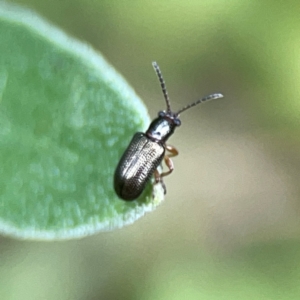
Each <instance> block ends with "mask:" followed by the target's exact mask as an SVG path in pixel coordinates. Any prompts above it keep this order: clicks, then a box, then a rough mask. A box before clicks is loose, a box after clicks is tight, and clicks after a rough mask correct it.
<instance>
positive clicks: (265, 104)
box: [0, 0, 300, 300]
mask: <svg viewBox="0 0 300 300" xmlns="http://www.w3.org/2000/svg"><path fill="white" fill-rule="evenodd" d="M8 2H12V3H19V4H22V5H25V6H26V7H29V8H32V9H34V10H35V11H37V12H38V13H40V14H41V15H42V16H44V17H45V18H46V19H48V20H49V21H51V22H52V23H53V24H55V25H57V26H59V27H60V28H62V29H63V30H65V31H66V32H68V33H69V34H70V35H72V36H74V37H77V38H78V39H80V40H82V41H86V42H87V43H88V44H91V45H92V46H93V47H94V48H95V49H97V50H99V51H100V52H101V53H102V54H103V55H104V56H105V57H106V58H107V60H108V61H109V62H110V63H111V64H112V65H113V66H114V67H115V68H116V69H117V70H118V71H119V72H120V73H121V74H123V76H124V77H125V78H126V79H127V81H128V82H129V83H130V84H131V86H132V87H133V88H134V89H135V90H136V92H137V93H138V94H139V95H140V97H141V98H142V99H143V100H144V102H145V103H146V105H147V107H148V108H149V113H150V115H151V116H152V117H154V116H156V113H157V111H158V110H161V109H163V108H164V101H163V97H162V93H161V90H160V86H159V84H158V81H157V78H156V76H155V73H154V71H153V69H152V66H151V62H152V61H154V60H156V61H157V62H158V63H159V65H160V67H161V70H162V72H163V75H164V78H165V80H166V83H167V88H168V91H169V95H170V97H171V101H172V106H173V108H174V109H175V110H177V109H179V108H181V107H182V106H184V105H186V104H188V103H190V102H192V101H194V100H196V99H198V98H199V97H202V96H204V95H207V94H209V93H213V92H222V93H223V94H224V95H225V98H224V99H222V100H216V101H212V102H210V103H208V104H205V105H203V106H198V107H197V108H194V109H192V110H190V111H187V112H185V113H184V114H182V117H181V121H182V127H181V128H180V129H178V130H177V132H176V134H175V135H174V136H173V137H172V138H171V140H170V143H171V144H173V145H174V146H176V147H177V148H178V149H179V151H180V155H179V156H178V157H176V158H174V163H175V168H176V169H175V172H174V173H173V174H172V176H169V177H168V178H166V180H165V182H166V184H167V188H168V194H167V197H166V201H165V202H164V204H163V205H161V206H160V207H159V208H158V209H157V210H156V211H155V212H153V213H151V214H148V215H147V216H146V217H144V218H142V219H140V220H138V221H137V222H136V223H135V224H133V225H131V226H129V227H126V228H123V229H121V230H117V231H114V232H109V233H102V234H98V235H96V236H93V237H88V238H85V239H82V240H77V241H67V242H56V243H44V242H28V241H16V240H11V239H9V238H4V237H2V238H1V239H0V299H1V300H2V299H3V300H19V299H22V300H27V299H30V300H32V299H47V300H48V299H56V300H57V299H62V300H64V299H75V300H76V299H78V300H79V299H80V300H85V299H86V300H94V299H146V300H148V299H192V300H193V299H208V300H210V299H300V239H299V237H300V230H299V228H300V226H299V225H300V222H299V218H300V202H299V199H300V187H299V173H300V159H299V150H300V140H299V136H300V117H299V112H300V96H299V95H300V93H299V83H298V82H300V63H299V61H300V60H299V56H300V51H299V49H300V47H299V46H300V38H299V37H300V18H299V13H300V6H299V2H298V1H276V2H275V1H268V0H262V1H259V0H256V1H255V0H251V1H250V0H239V1H237V0H227V1H222V0H210V1H208V0H203V1H196V0H194V1H179V0H177V1H159V2H158V1H150V0H146V1H121V0H119V1H109V0H105V1H100V0H98V1H97V0H86V1H83V0H72V1H71V0H65V1H61V0H51V1H50V0H43V1H40V0H31V1H30V0H24V1H8Z"/></svg>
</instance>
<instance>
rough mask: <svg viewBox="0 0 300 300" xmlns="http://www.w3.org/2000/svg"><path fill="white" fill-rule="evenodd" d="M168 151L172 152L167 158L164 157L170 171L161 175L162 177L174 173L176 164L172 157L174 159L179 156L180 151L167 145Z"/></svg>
mask: <svg viewBox="0 0 300 300" xmlns="http://www.w3.org/2000/svg"><path fill="white" fill-rule="evenodd" d="M166 150H167V151H169V152H170V154H169V155H166V154H165V157H164V160H165V164H166V166H167V167H168V168H169V171H167V172H163V173H161V174H160V177H164V176H167V175H169V174H171V173H172V172H173V170H174V164H173V161H172V160H171V158H170V157H174V156H176V155H178V150H177V149H176V148H175V147H173V146H170V145H167V146H166Z"/></svg>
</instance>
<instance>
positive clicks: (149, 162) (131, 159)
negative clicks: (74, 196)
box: [114, 62, 223, 201]
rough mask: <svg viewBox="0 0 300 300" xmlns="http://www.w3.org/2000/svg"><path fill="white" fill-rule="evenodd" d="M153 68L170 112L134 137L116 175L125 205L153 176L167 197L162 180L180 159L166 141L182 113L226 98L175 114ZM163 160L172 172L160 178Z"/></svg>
mask: <svg viewBox="0 0 300 300" xmlns="http://www.w3.org/2000/svg"><path fill="white" fill-rule="evenodd" d="M152 65H153V68H154V70H155V72H156V74H157V77H158V79H159V82H160V85H161V88H162V92H163V95H164V98H165V102H166V106H167V109H166V110H165V111H160V112H159V113H158V117H157V118H156V119H154V120H153V121H152V123H151V124H150V126H149V128H148V130H147V131H146V132H145V133H143V132H137V133H135V135H134V136H133V138H132V140H131V142H130V143H129V146H128V148H127V149H126V150H125V152H124V154H123V156H122V157H121V159H120V161H119V164H118V166H117V168H116V170H115V174H114V189H115V192H116V193H117V195H118V197H119V198H121V199H123V200H126V201H132V200H135V199H136V198H138V197H139V196H140V195H141V193H142V192H143V190H144V189H145V186H146V184H147V183H148V181H149V179H150V178H151V176H152V175H154V178H155V182H156V183H158V182H161V183H162V185H163V188H164V192H165V193H166V187H165V185H164V183H163V181H162V178H163V177H164V176H167V175H169V174H171V173H172V171H173V169H174V166H173V162H172V160H171V157H173V156H176V155H178V151H177V150H176V148H174V147H173V146H170V145H166V141H167V140H168V138H169V137H170V136H171V135H172V134H173V133H174V131H175V129H176V128H177V127H179V126H180V125H181V122H180V119H179V115H180V113H182V112H183V111H185V110H187V109H189V108H191V107H193V106H195V105H197V104H200V103H202V102H205V101H208V100H212V99H218V98H222V97H223V95H222V94H212V95H209V96H207V97H204V98H202V99H200V100H197V101H196V102H193V103H191V104H189V105H187V106H185V107H183V108H182V109H180V110H179V111H177V112H172V110H171V105H170V99H169V96H168V92H167V89H166V85H165V82H164V79H163V77H162V73H161V71H160V69H159V66H158V64H157V63H156V62H153V63H152ZM166 152H169V153H168V154H166ZM163 159H164V161H165V164H166V166H167V167H168V169H169V170H168V171H166V172H163V173H161V174H160V173H159V172H158V170H157V168H158V166H159V165H160V164H161V162H162V160H163Z"/></svg>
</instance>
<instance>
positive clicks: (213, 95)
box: [175, 94, 224, 116]
mask: <svg viewBox="0 0 300 300" xmlns="http://www.w3.org/2000/svg"><path fill="white" fill-rule="evenodd" d="M223 97H224V96H223V95H222V94H212V95H209V96H206V97H204V98H202V99H199V100H197V101H196V102H194V103H191V104H189V105H187V106H185V107H184V108H182V109H180V110H179V111H178V112H177V113H175V115H176V116H179V114H180V113H182V112H183V111H185V110H187V109H189V108H191V107H193V106H195V105H197V104H200V103H202V102H206V101H209V100H213V99H219V98H223Z"/></svg>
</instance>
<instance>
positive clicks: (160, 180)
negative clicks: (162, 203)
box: [154, 169, 167, 194]
mask: <svg viewBox="0 0 300 300" xmlns="http://www.w3.org/2000/svg"><path fill="white" fill-rule="evenodd" d="M154 179H155V183H159V182H160V183H161V185H162V187H163V189H164V194H166V193H167V188H166V185H165V183H164V182H163V180H162V177H161V174H159V172H158V170H157V169H156V170H155V171H154Z"/></svg>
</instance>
